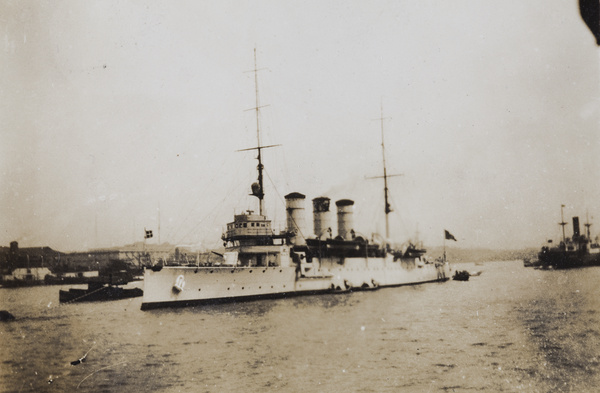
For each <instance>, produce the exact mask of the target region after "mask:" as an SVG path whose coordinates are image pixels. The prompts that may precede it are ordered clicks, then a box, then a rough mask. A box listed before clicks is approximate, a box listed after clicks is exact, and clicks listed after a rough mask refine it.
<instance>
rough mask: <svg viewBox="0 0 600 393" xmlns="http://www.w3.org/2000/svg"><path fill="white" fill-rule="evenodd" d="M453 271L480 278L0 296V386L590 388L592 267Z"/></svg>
mask: <svg viewBox="0 0 600 393" xmlns="http://www.w3.org/2000/svg"><path fill="white" fill-rule="evenodd" d="M457 268H458V269H467V270H469V271H474V270H482V271H483V274H482V275H480V276H478V277H471V279H470V281H468V282H458V281H449V282H446V283H434V284H426V285H421V286H410V287H398V288H384V289H380V290H378V291H370V292H356V293H350V294H332V295H320V296H306V297H296V298H290V299H277V300H264V301H255V302H247V303H233V304H226V305H219V306H201V307H193V308H181V309H161V310H152V311H141V310H140V305H141V298H136V299H130V300H120V301H114V302H104V303H80V304H68V305H58V290H59V289H60V287H57V286H48V287H33V288H20V289H0V309H4V310H8V311H10V312H11V313H12V314H14V315H15V317H16V318H17V319H16V320H14V321H11V322H2V323H0V391H2V392H71V391H77V392H140V391H143V392H233V391H243V392H265V391H280V392H304V391H309V392H473V391H485V392H596V391H598V389H599V387H600V374H599V372H598V371H600V323H599V322H600V286H599V285H598V283H599V282H600V268H597V267H591V268H585V269H578V270H568V271H551V270H549V271H543V270H534V269H532V268H524V267H523V266H522V263H521V262H520V261H515V262H489V263H485V264H483V265H481V266H475V265H473V264H464V265H459V266H457ZM140 285H142V284H141V283H140ZM86 353H87V357H86V361H85V362H83V363H81V364H79V365H75V366H72V365H71V364H70V363H71V362H72V361H74V360H77V359H79V358H81V357H83V356H84V355H85V354H86Z"/></svg>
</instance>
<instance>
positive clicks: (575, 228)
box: [573, 217, 579, 238]
mask: <svg viewBox="0 0 600 393" xmlns="http://www.w3.org/2000/svg"><path fill="white" fill-rule="evenodd" d="M577 237H579V217H573V238H577Z"/></svg>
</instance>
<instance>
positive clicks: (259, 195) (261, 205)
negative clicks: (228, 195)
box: [254, 48, 265, 216]
mask: <svg viewBox="0 0 600 393" xmlns="http://www.w3.org/2000/svg"><path fill="white" fill-rule="evenodd" d="M254 91H255V94H256V107H255V108H254V109H255V110H256V141H257V143H258V144H257V145H256V146H257V147H256V149H257V150H258V156H257V159H258V188H259V190H258V193H257V195H256V197H257V198H258V212H259V213H258V214H260V215H261V216H262V215H263V209H264V197H265V193H264V188H263V168H264V167H263V164H262V159H261V154H260V150H261V146H260V105H259V101H258V68H257V67H256V48H254Z"/></svg>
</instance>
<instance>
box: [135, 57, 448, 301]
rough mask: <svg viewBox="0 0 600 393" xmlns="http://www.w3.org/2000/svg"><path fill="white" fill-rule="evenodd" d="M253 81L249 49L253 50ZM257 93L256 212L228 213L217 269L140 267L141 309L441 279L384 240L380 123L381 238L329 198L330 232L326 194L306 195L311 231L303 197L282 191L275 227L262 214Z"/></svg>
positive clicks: (427, 263) (411, 249)
mask: <svg viewBox="0 0 600 393" xmlns="http://www.w3.org/2000/svg"><path fill="white" fill-rule="evenodd" d="M254 71H255V86H257V79H256V71H257V69H256V52H255V70H254ZM259 108H260V105H259V103H258V89H257V93H256V108H254V109H256V112H257V113H256V116H257V136H258V138H257V139H258V144H257V147H254V148H250V149H245V150H256V151H257V160H258V167H257V170H258V179H257V182H255V183H254V184H252V186H251V191H252V193H251V195H253V196H255V197H256V198H257V199H258V212H255V211H252V210H248V211H246V212H244V213H242V214H234V217H233V221H232V222H230V223H228V224H227V227H226V229H225V232H224V233H223V235H222V240H223V242H224V245H225V253H224V254H223V263H222V264H220V265H219V266H162V265H156V266H153V267H149V268H146V269H145V271H144V291H143V296H142V306H141V308H142V310H147V309H152V308H158V307H176V306H191V305H197V304H203V303H204V304H206V303H220V302H231V301H247V300H256V299H264V298H274V297H288V296H298V295H309V294H320V293H344V292H349V291H355V290H375V289H378V288H382V287H392V286H401V285H414V284H423V283H430V282H441V281H446V280H448V279H449V277H450V273H449V267H448V263H447V262H445V261H432V260H429V259H428V258H427V257H426V256H425V252H426V250H425V249H423V248H422V247H417V246H416V245H415V244H412V243H410V242H408V243H406V244H405V245H404V246H399V247H395V246H394V245H392V243H391V242H390V241H389V240H388V237H389V221H388V215H389V213H390V212H391V211H392V209H391V207H390V204H389V203H388V187H387V179H388V175H387V172H386V169H385V146H384V142H383V120H382V129H381V135H382V140H381V142H382V143H381V146H382V151H383V176H382V177H383V180H384V196H385V205H384V210H385V217H386V235H385V237H383V236H381V235H377V234H373V235H372V236H370V237H369V238H367V237H364V236H361V235H360V234H359V233H358V232H357V231H356V230H355V228H354V216H353V213H354V201H352V200H350V199H340V200H337V201H336V202H335V210H336V212H337V220H336V221H337V233H334V230H333V228H334V226H333V221H334V220H333V212H332V210H333V209H332V206H331V205H332V204H331V199H330V198H328V197H324V196H321V197H317V198H314V199H313V200H312V207H313V225H312V227H313V228H312V231H311V230H310V229H309V228H308V226H307V225H306V218H305V206H304V205H305V202H306V196H305V195H304V194H301V193H299V192H292V193H289V194H287V195H286V196H285V201H286V202H285V204H286V213H287V214H286V221H287V226H286V229H285V230H282V231H275V230H274V228H273V226H272V223H271V220H269V218H268V217H267V216H266V215H265V209H264V196H265V195H264V188H263V170H264V166H263V162H262V151H263V149H266V148H269V147H273V146H275V145H271V146H261V143H260V125H259V121H258V118H259V113H258V111H259Z"/></svg>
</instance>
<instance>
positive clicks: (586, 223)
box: [585, 212, 594, 240]
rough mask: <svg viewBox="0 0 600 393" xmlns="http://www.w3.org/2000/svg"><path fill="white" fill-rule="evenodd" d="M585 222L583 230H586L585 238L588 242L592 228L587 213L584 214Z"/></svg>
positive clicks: (590, 238)
mask: <svg viewBox="0 0 600 393" xmlns="http://www.w3.org/2000/svg"><path fill="white" fill-rule="evenodd" d="M592 218H594V217H592ZM585 221H586V222H585V228H586V232H587V238H588V240H592V236H591V233H590V227H591V226H592V224H591V223H590V213H589V212H586V213H585Z"/></svg>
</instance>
